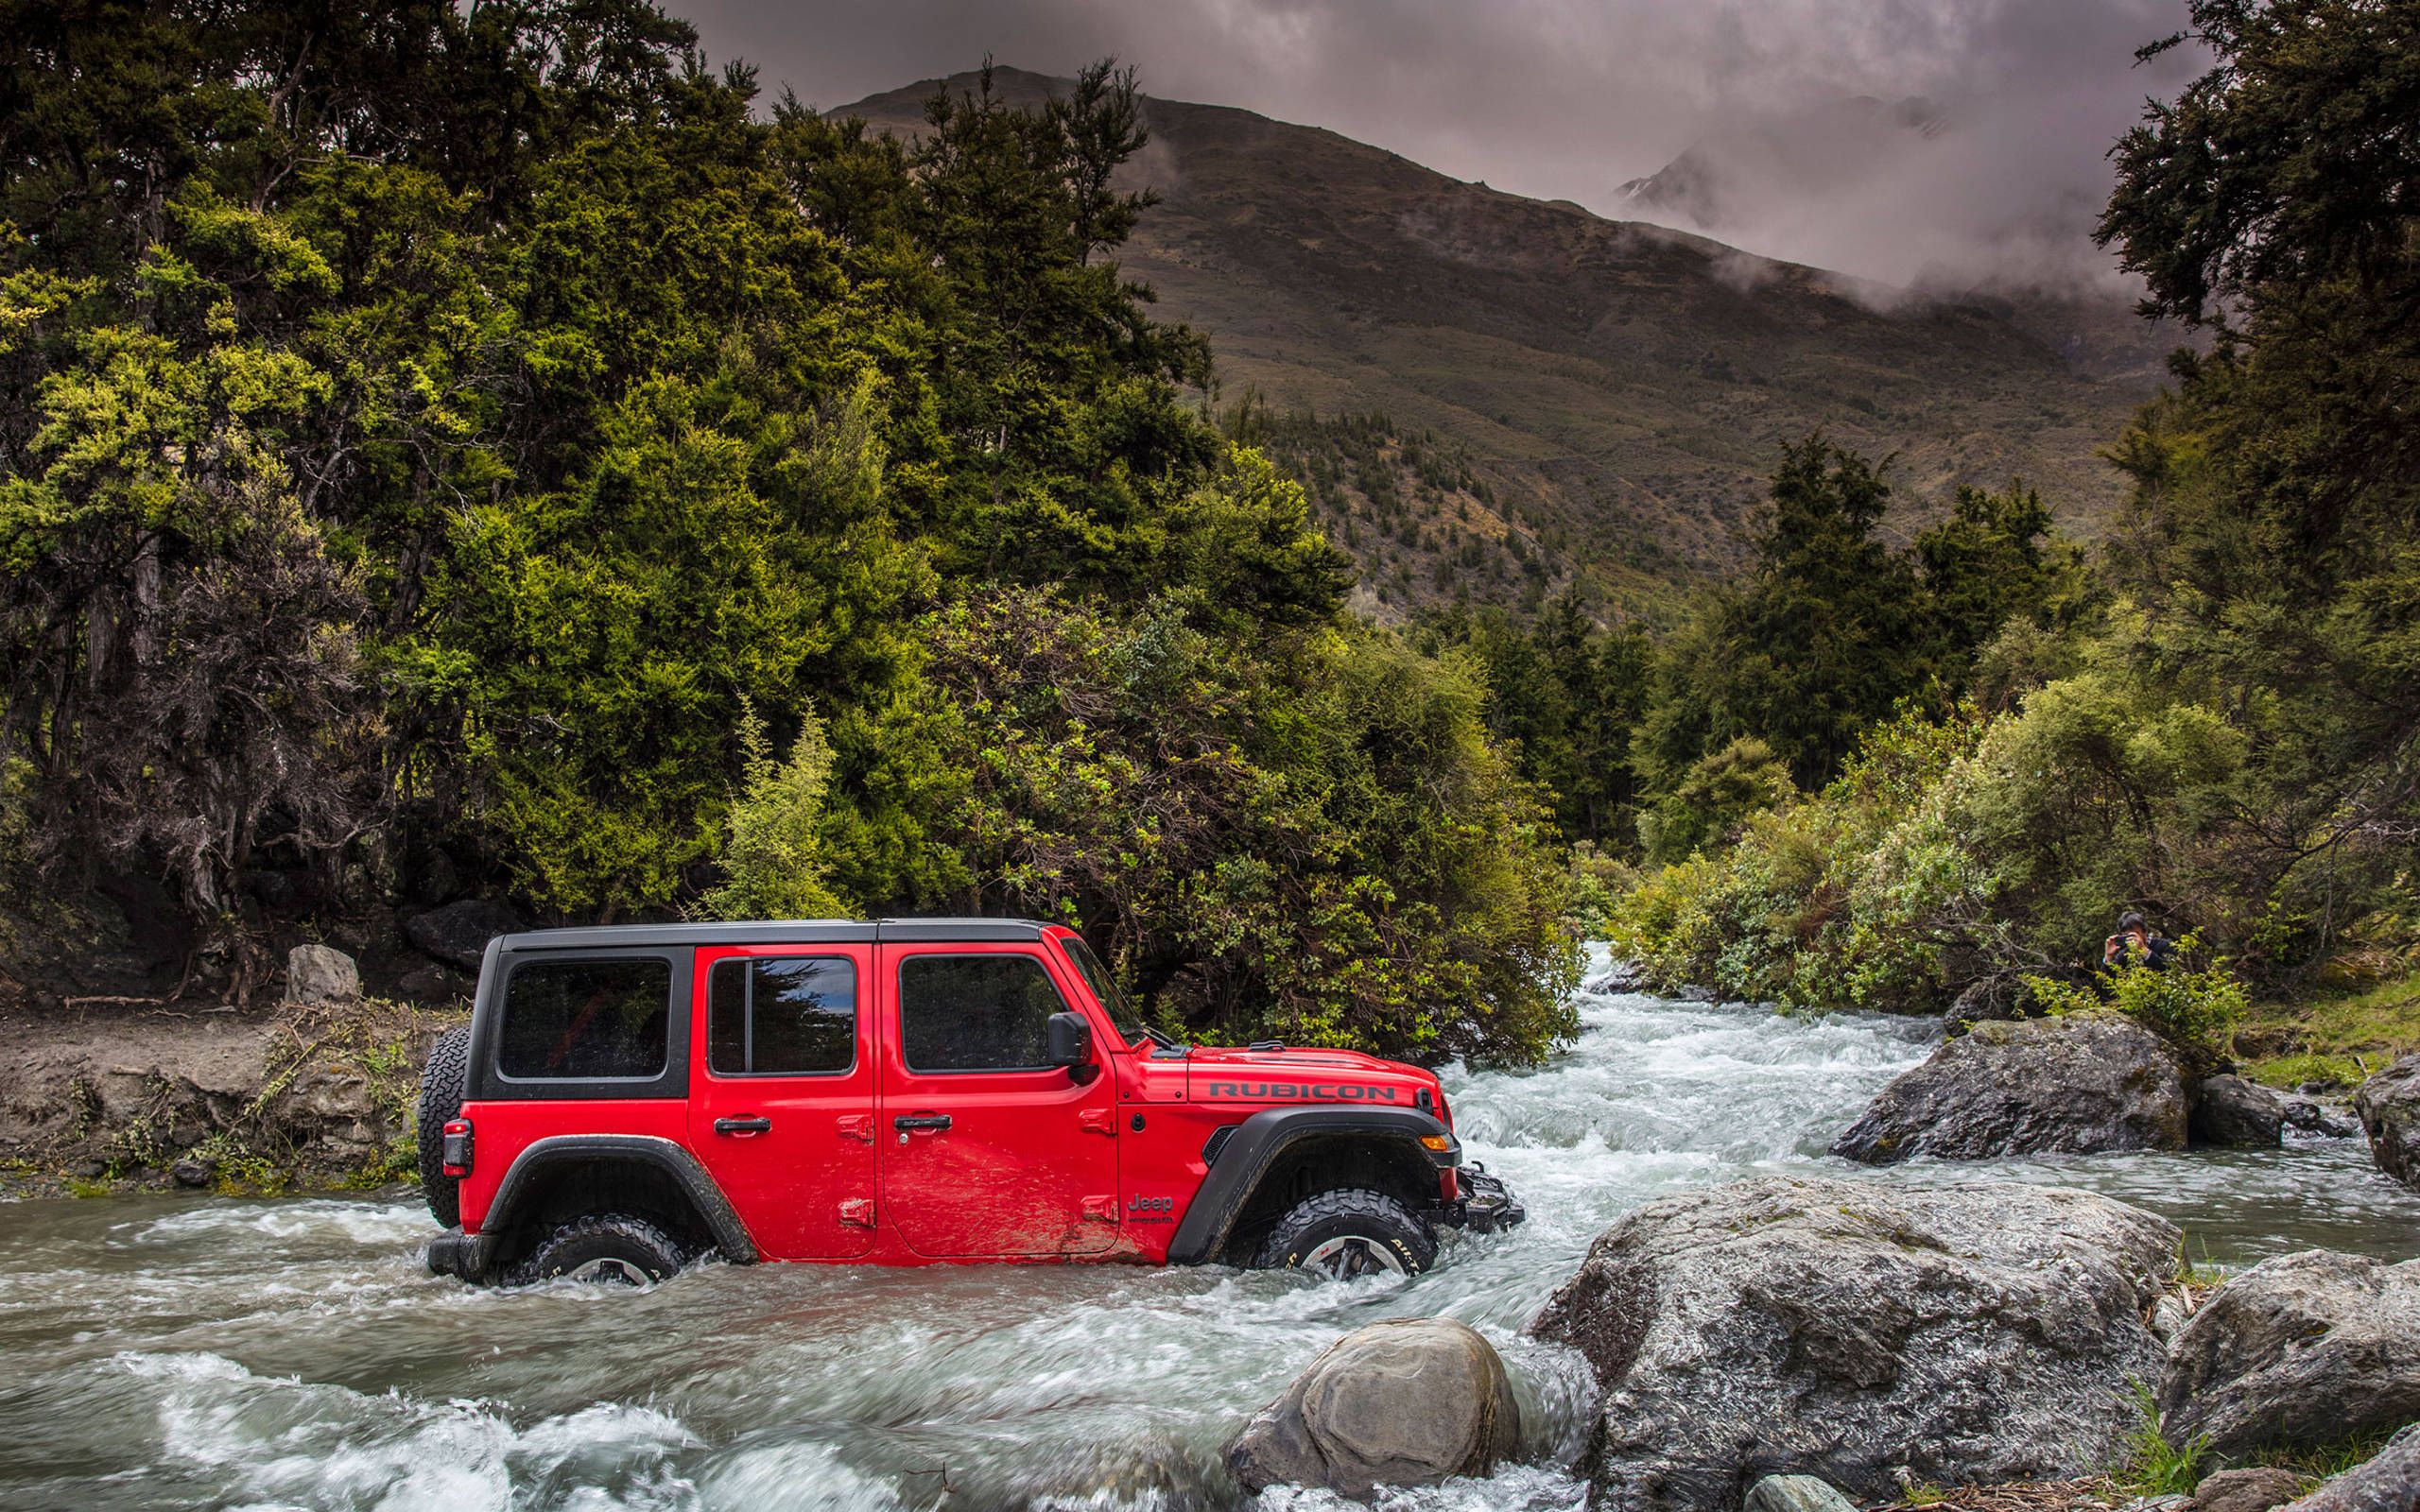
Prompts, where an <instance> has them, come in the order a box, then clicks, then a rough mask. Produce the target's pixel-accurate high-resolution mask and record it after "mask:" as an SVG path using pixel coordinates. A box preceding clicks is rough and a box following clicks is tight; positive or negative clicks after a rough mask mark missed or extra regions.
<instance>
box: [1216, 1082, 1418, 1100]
mask: <svg viewBox="0 0 2420 1512" xmlns="http://www.w3.org/2000/svg"><path fill="white" fill-rule="evenodd" d="M1204 1095H1205V1096H1206V1097H1207V1098H1208V1099H1209V1100H1210V1101H1211V1102H1214V1103H1215V1102H1218V1101H1220V1100H1221V1099H1224V1100H1228V1101H1232V1102H1239V1103H1242V1102H1269V1103H1277V1102H1298V1103H1392V1102H1394V1101H1396V1100H1397V1099H1396V1096H1395V1089H1394V1088H1392V1087H1362V1086H1358V1085H1357V1084H1355V1083H1352V1082H1324V1081H1319V1082H1310V1081H1214V1082H1212V1083H1211V1084H1210V1089H1209V1091H1207V1092H1206V1093H1205V1094H1204Z"/></svg>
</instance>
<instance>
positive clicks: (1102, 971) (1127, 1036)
mask: <svg viewBox="0 0 2420 1512" xmlns="http://www.w3.org/2000/svg"><path fill="white" fill-rule="evenodd" d="M1059 943H1060V944H1061V945H1062V946H1063V947H1065V949H1066V952H1067V959H1069V960H1071V961H1073V962H1075V963H1076V970H1077V971H1080V972H1081V973H1082V975H1083V978H1084V985H1085V986H1086V987H1089V988H1092V989H1093V996H1094V997H1096V998H1098V999H1099V1000H1100V1005H1101V1006H1102V1007H1104V1008H1107V1009H1108V1010H1109V1022H1111V1023H1112V1024H1114V1025H1115V1026H1116V1029H1117V1037H1118V1038H1119V1039H1120V1040H1125V1041H1126V1042H1127V1043H1128V1044H1130V1045H1131V1044H1132V1043H1133V1042H1134V1041H1135V1040H1140V1039H1142V1038H1143V1016H1142V1015H1141V1014H1139V1013H1137V1012H1135V1011H1134V1005H1132V1004H1131V1003H1129V1002H1127V1001H1126V994H1125V993H1123V992H1121V991H1119V990H1118V989H1117V980H1116V978H1115V977H1113V976H1111V975H1110V974H1109V968H1107V967H1105V966H1103V965H1101V964H1100V957H1099V956H1098V955H1095V954H1093V948H1092V947H1091V946H1089V945H1087V944H1085V943H1084V942H1083V941H1082V940H1080V939H1079V938H1077V937H1076V936H1073V935H1063V936H1060V939H1059Z"/></svg>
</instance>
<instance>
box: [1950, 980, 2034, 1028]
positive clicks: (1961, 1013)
mask: <svg viewBox="0 0 2420 1512" xmlns="http://www.w3.org/2000/svg"><path fill="white" fill-rule="evenodd" d="M2018 1011H2019V1009H2018V1006H2017V1001H2016V980H2015V978H2014V977H2012V976H1997V975H1996V976H1979V977H1977V978H1976V979H1975V980H1973V981H1972V982H1969V983H1967V984H1966V985H1965V986H1964V987H1963V988H1960V989H1959V992H1958V1001H1957V1002H1955V1003H1953V1004H1951V1005H1949V1022H1952V1023H1983V1022H1990V1021H1992V1020H1997V1019H2014V1018H2015V1017H2016V1016H2017V1013H2018Z"/></svg>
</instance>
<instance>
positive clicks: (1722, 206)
mask: <svg viewBox="0 0 2420 1512" xmlns="http://www.w3.org/2000/svg"><path fill="white" fill-rule="evenodd" d="M1948 126H1949V122H1948V118H1947V117H1946V116H1945V114H1944V113H1943V112H1942V110H1941V108H1940V107H1939V106H1937V105H1935V104H1934V103H1933V102H1932V101H1930V100H1927V99H1923V98H1921V97H1915V96H1910V98H1907V99H1904V100H1896V101H1886V100H1878V99H1876V98H1875V97H1874V96H1872V95H1870V94H1860V95H1857V96H1856V97H1854V98H1851V99H1845V100H1833V101H1827V102H1825V103H1824V104H1821V105H1817V106H1813V107H1810V108H1808V109H1805V110H1798V111H1791V112H1786V113H1784V114H1779V115H1770V116H1762V117H1757V118H1754V119H1750V120H1747V121H1742V122H1738V123H1736V124H1734V125H1732V126H1729V127H1727V128H1725V129H1722V130H1720V131H1717V132H1715V133H1713V134H1711V135H1709V136H1707V137H1705V138H1703V139H1702V140H1700V141H1698V142H1695V143H1692V144H1691V145H1690V146H1689V147H1688V148H1687V150H1685V151H1684V152H1683V153H1682V154H1681V155H1680V156H1679V157H1677V158H1674V159H1673V160H1672V161H1671V162H1669V163H1666V164H1665V165H1664V166H1663V167H1662V168H1661V169H1659V170H1657V171H1656V172H1654V173H1651V174H1650V175H1648V176H1647V177H1646V178H1644V179H1633V180H1631V181H1630V182H1628V183H1626V184H1623V185H1622V186H1621V190H1620V195H1621V198H1622V202H1623V205H1624V206H1625V207H1626V208H1630V209H1634V210H1636V211H1637V212H1639V213H1640V214H1641V215H1643V216H1644V217H1645V218H1648V219H1651V220H1658V221H1662V220H1666V219H1668V218H1674V217H1677V218H1678V219H1679V220H1680V221H1683V222H1685V224H1686V225H1688V226H1690V227H1694V228H1695V229H1697V230H1700V231H1703V232H1709V233H1711V234H1717V235H1719V234H1720V233H1721V232H1722V231H1723V230H1724V229H1726V228H1728V229H1731V230H1734V231H1736V230H1737V229H1739V228H1742V227H1748V226H1753V225H1755V223H1756V221H1757V219H1758V218H1759V216H1760V215H1763V214H1765V213H1766V212H1767V210H1768V209H1769V207H1771V206H1772V205H1774V204H1775V203H1776V202H1790V201H1796V200H1800V199H1807V198H1817V197H1820V196H1823V195H1825V194H1828V193H1833V192H1836V191H1837V190H1839V189H1840V188H1841V186H1842V185H1843V184H1844V183H1849V182H1854V181H1858V180H1864V179H1867V178H1869V177H1873V176H1875V175H1876V174H1877V173H1878V172H1887V171H1888V169H1889V168H1890V167H1891V166H1892V165H1893V164H1894V163H1899V162H1901V161H1902V160H1903V159H1905V158H1906V157H1907V156H1908V155H1910V153H1912V152H1914V151H1915V150H1917V149H1918V148H1919V147H1920V146H1921V145H1922V143H1923V142H1924V141H1925V140H1926V139H1927V138H1929V137H1932V136H1935V135H1938V134H1939V133H1940V132H1942V131H1944V130H1946V129H1948Z"/></svg>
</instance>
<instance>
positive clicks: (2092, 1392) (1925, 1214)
mask: <svg viewBox="0 0 2420 1512" xmlns="http://www.w3.org/2000/svg"><path fill="white" fill-rule="evenodd" d="M2178 1242H2179V1235H2178V1233H2177V1230H2176V1228H2175V1226H2174V1225H2172V1224H2170V1223H2169V1222H2168V1221H2167V1220H2166V1219H2163V1218H2160V1217H2157V1216H2155V1215H2153V1214H2152V1213H2148V1212H2144V1211H2141V1210H2139V1209H2136V1208H2131V1207H2128V1206H2126V1205H2125V1204H2123V1203H2120V1202H2114V1201H2112V1200H2110V1199H2108V1198H2106V1197H2099V1196H2094V1195H2091V1194H2087V1193H2083V1192H2071V1191H2066V1190H2063V1189H2058V1188H2048V1187H2030V1186H2022V1185H2017V1184H2014V1183H2007V1182H1994V1183H1977V1184H1971V1185H1960V1186H1951V1187H1944V1188H1939V1189H1935V1190H1930V1191H1927V1190H1918V1189H1912V1188H1903V1187H1900V1186H1897V1185H1885V1184H1882V1183H1879V1182H1873V1181H1857V1180H1815V1179H1799V1178H1789V1177H1764V1178H1760V1179H1757V1180H1752V1181H1741V1182H1737V1183H1734V1184H1732V1185H1729V1186H1721V1187H1713V1188H1708V1189H1704V1190H1702V1191H1695V1192H1687V1193H1682V1194H1676V1195H1674V1196H1670V1197H1666V1198H1663V1199H1661V1200H1659V1201H1656V1202H1652V1203H1650V1204H1648V1205H1647V1206H1646V1207H1644V1208H1641V1209H1639V1210H1638V1211H1635V1212H1633V1213H1631V1214H1630V1215H1628V1216H1627V1217H1625V1218H1623V1219H1622V1220H1621V1221H1620V1222H1619V1223H1616V1225H1615V1226H1614V1227H1613V1228H1611V1229H1607V1230H1606V1231H1605V1232H1604V1233H1603V1234H1602V1235H1600V1236H1599V1238H1598V1240H1597V1242H1596V1244H1595V1246H1593V1247H1591V1249H1590V1250H1589V1253H1588V1259H1587V1261H1586V1263H1584V1264H1583V1265H1582V1267H1581V1270H1580V1273H1579V1274H1578V1275H1577V1276H1575V1277H1573V1278H1572V1279H1571V1280H1570V1281H1568V1282H1566V1283H1565V1284H1564V1287H1563V1288H1562V1289H1561V1290H1560V1291H1558V1292H1557V1293H1556V1294H1555V1295H1554V1297H1552V1299H1550V1300H1549V1301H1548V1302H1547V1306H1546V1308H1545V1309H1544V1310H1543V1311H1542V1312H1541V1313H1540V1314H1538V1317H1537V1319H1536V1321H1535V1322H1533V1323H1532V1324H1531V1325H1530V1331H1531V1332H1534V1333H1535V1334H1537V1335H1538V1336H1539V1337H1541V1338H1544V1339H1548V1340H1552V1341H1555V1342H1558V1343H1563V1344H1567V1345H1570V1346H1573V1347H1574V1348H1576V1349H1580V1350H1581V1351H1582V1353H1583V1354H1584V1355H1586V1357H1587V1359H1588V1362H1589V1364H1590V1365H1591V1366H1593V1367H1594V1369H1595V1372H1596V1375H1597V1379H1598V1383H1599V1387H1600V1388H1601V1396H1600V1400H1599V1406H1598V1409H1597V1410H1598V1412H1599V1423H1598V1424H1597V1432H1596V1433H1595V1435H1593V1436H1592V1445H1593V1447H1592V1449H1591V1450H1590V1452H1589V1460H1588V1469H1589V1473H1590V1475H1591V1477H1592V1479H1593V1481H1594V1484H1595V1486H1596V1504H1597V1505H1598V1506H1599V1507H1615V1508H1621V1509H1625V1512H1628V1509H1639V1512H1648V1509H1653V1512H1714V1509H1716V1508H1722V1509H1724V1512H1728V1509H1730V1508H1732V1507H1734V1506H1737V1504H1738V1503H1739V1501H1740V1497H1741V1493H1742V1492H1743V1491H1744V1490H1745V1489H1746V1488H1747V1487H1748V1486H1750V1485H1752V1484H1754V1483H1755V1482H1756V1481H1758V1480H1760V1479H1762V1478H1763V1477H1765V1476H1767V1475H1772V1474H1799V1475H1813V1476H1819V1477H1821V1478H1822V1479H1824V1480H1825V1481H1827V1482H1829V1483H1831V1484H1832V1485H1834V1486H1840V1487H1841V1488H1842V1489H1844V1490H1846V1491H1847V1492H1848V1493H1849V1494H1850V1495H1852V1496H1854V1497H1857V1498H1858V1500H1860V1501H1865V1502H1874V1501H1893V1500H1895V1499H1897V1498H1898V1497H1899V1496H1900V1495H1901V1494H1902V1491H1901V1487H1902V1486H1903V1484H1904V1482H1903V1478H1902V1472H1903V1471H1904V1472H1905V1475H1906V1476H1907V1477H1910V1478H1912V1479H1913V1480H1915V1481H1919V1482H1922V1481H1930V1482H1934V1483H1937V1484H1940V1485H1944V1486H1959V1485H1988V1484H1993V1483H1997V1482H2001V1481H2015V1480H2042V1479H2060V1478H2065V1477H2069V1476H2076V1475H2083V1474H2087V1473H2092V1472H2094V1471H2097V1470H2099V1469H2101V1468H2103V1467H2105V1466H2106V1465H2108V1464H2109V1463H2110V1462H2111V1461H2112V1460H2113V1459H2114V1458H2115V1457H2116V1456H2117V1455H2118V1452H2119V1446H2120V1445H2121V1443H2122V1442H2123V1440H2124V1439H2125V1436H2126V1435H2127V1432H2128V1430H2129V1429H2130V1428H2132V1427H2134V1426H2135V1425H2136V1421H2137V1418H2136V1415H2135V1409H2134V1407H2133V1405H2132V1403H2131V1401H2130V1400H2129V1397H2128V1387H2129V1383H2131V1382H2135V1381H2147V1380H2152V1379H2155V1378H2156V1377H2157V1375H2158V1371H2159V1366H2160V1359H2161V1353H2162V1350H2161V1346H2160V1343H2159V1341H2158V1340H2157V1339H2156V1338H2154V1337H2153V1336H2152V1332H2151V1331H2150V1330H2149V1329H2148V1328H2147V1327H2146V1326H2145V1325H2144V1322H2143V1319H2144V1315H2145V1314H2146V1312H2147V1311H2148V1310H2149V1308H2150V1307H2151V1305H2152V1302H2153V1301H2154V1300H2155V1299H2156V1298H2157V1297H2159V1296H2160V1295H2161V1293H2162V1292H2163V1291H2164V1290H2165V1289H2166V1288H2167V1287H2168V1286H2169V1284H2170V1283H2171V1282H2172V1280H2173V1279H2174V1276H2175V1272H2176V1264H2177V1260H2176V1255H2177V1246H2178Z"/></svg>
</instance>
